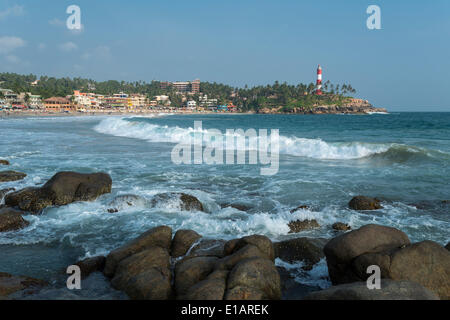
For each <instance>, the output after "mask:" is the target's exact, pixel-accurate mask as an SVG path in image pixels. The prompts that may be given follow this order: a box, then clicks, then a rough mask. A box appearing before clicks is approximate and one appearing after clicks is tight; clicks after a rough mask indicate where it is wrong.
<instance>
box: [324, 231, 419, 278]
mask: <svg viewBox="0 0 450 320" xmlns="http://www.w3.org/2000/svg"><path fill="white" fill-rule="evenodd" d="M409 244H410V241H409V238H408V236H407V235H406V234H405V233H404V232H402V231H400V230H397V229H395V228H391V227H385V226H380V225H375V224H369V225H365V226H363V227H361V228H359V229H357V230H353V231H350V232H347V233H344V234H341V235H339V236H337V237H335V238H333V239H331V240H330V241H329V242H328V243H327V244H326V245H325V247H324V253H325V256H326V259H327V265H328V272H329V274H330V279H331V281H332V282H333V284H342V283H347V282H354V281H361V279H360V278H359V277H358V276H357V275H356V274H355V273H354V272H353V271H352V268H351V263H352V261H353V260H354V259H355V258H357V257H358V256H360V255H362V254H366V253H375V252H379V251H382V250H390V249H397V248H400V247H403V246H406V245H409Z"/></svg>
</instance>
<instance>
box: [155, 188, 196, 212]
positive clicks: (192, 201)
mask: <svg viewBox="0 0 450 320" xmlns="http://www.w3.org/2000/svg"><path fill="white" fill-rule="evenodd" d="M173 201H177V202H178V203H179V206H180V210H182V211H204V208H203V204H202V203H201V202H200V200H198V199H197V198H196V197H194V196H191V195H189V194H186V193H176V192H169V193H160V194H157V195H155V196H154V197H153V199H152V201H151V205H152V206H153V207H157V206H164V205H165V204H167V203H171V202H173Z"/></svg>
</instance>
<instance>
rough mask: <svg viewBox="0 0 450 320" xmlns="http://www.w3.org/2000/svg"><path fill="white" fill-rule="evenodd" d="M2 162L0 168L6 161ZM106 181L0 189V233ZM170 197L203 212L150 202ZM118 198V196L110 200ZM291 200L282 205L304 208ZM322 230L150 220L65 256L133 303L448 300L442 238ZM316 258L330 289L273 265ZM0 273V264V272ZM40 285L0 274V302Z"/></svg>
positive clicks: (298, 224) (374, 228)
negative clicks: (119, 240) (209, 231)
mask: <svg viewBox="0 0 450 320" xmlns="http://www.w3.org/2000/svg"><path fill="white" fill-rule="evenodd" d="M6 165H7V164H6ZM111 186H112V179H111V177H110V176H109V175H108V174H106V173H93V174H81V173H76V172H59V173H57V174H55V175H54V176H53V177H52V178H51V179H50V180H48V181H47V182H46V183H45V184H44V185H43V186H41V187H33V188H25V189H22V190H18V191H15V190H14V189H8V190H0V194H1V196H0V200H2V199H1V198H4V203H5V204H4V205H1V206H0V232H5V231H14V230H18V229H21V228H24V227H26V226H27V225H28V222H27V221H26V220H24V219H23V217H22V216H23V215H27V214H41V212H42V210H43V209H44V208H46V207H49V206H64V205H67V204H69V203H72V202H75V201H94V200H95V199H97V198H98V197H99V196H100V195H102V194H106V193H110V192H111ZM174 196H175V197H179V199H180V200H181V202H182V204H183V206H182V210H184V211H193V212H195V211H203V206H202V203H201V202H200V201H199V200H198V199H197V198H195V197H194V196H192V195H188V194H184V193H170V194H169V193H162V194H158V195H156V196H155V197H154V198H153V199H152V201H151V202H152V205H154V206H157V205H158V204H159V203H161V202H164V201H166V200H167V199H168V198H170V197H174ZM119 197H122V198H123V199H122V198H121V199H117V198H118V197H116V199H115V201H112V202H111V204H110V205H111V209H109V210H108V211H107V212H105V214H114V212H117V211H119V210H122V209H123V208H122V207H121V206H120V205H118V204H123V203H125V204H126V205H127V206H133V205H134V203H135V202H137V201H141V199H139V197H137V196H133V195H128V196H119ZM119 200H120V201H119ZM348 205H349V207H350V208H351V209H353V210H377V209H380V208H381V207H382V206H381V202H380V200H378V199H376V198H369V197H365V196H357V197H354V198H353V199H351V200H350V202H349V204H348ZM304 208H305V206H298V207H297V208H294V209H292V212H295V211H296V210H301V209H304ZM314 221H315V220H305V221H294V222H293V225H292V226H290V227H291V232H292V233H298V232H301V231H302V230H305V229H310V228H315V227H317V226H318V224H317V222H314ZM331 228H333V229H335V230H336V236H335V237H333V238H331V239H325V238H307V237H300V236H299V237H297V238H294V239H290V240H285V241H280V242H272V241H271V240H270V239H269V238H267V237H266V236H264V235H257V234H255V235H249V236H246V237H242V238H237V239H232V240H228V241H225V240H222V239H210V238H204V237H202V235H201V234H198V233H197V232H195V231H193V230H183V229H181V230H177V231H176V232H174V231H173V230H172V229H171V228H170V227H169V226H158V227H155V228H152V229H150V230H148V231H146V232H145V233H143V234H141V235H139V236H138V237H137V238H135V239H134V240H131V241H129V242H127V243H125V244H124V245H123V246H120V247H118V248H116V249H114V250H112V251H111V252H109V254H108V255H106V256H97V257H91V258H88V259H85V260H83V261H78V262H76V261H74V263H76V264H77V265H78V266H79V267H80V269H81V272H82V276H83V278H84V279H85V278H88V277H91V276H93V275H94V274H99V273H101V274H103V275H104V277H105V279H107V280H106V283H109V285H111V286H112V287H113V288H114V289H116V290H118V291H121V292H124V293H125V294H126V295H127V297H128V298H130V299H136V300H143V299H151V300H168V299H182V300H262V299H269V300H278V299H308V300H335V299H337V300H379V299H400V300H404V299H420V300H437V299H443V300H450V251H449V249H450V244H447V245H446V247H444V246H442V245H441V244H438V243H436V242H433V241H421V242H417V243H411V241H410V240H409V238H408V236H407V235H406V234H405V233H404V232H402V231H400V230H398V229H395V228H392V227H388V226H381V225H374V224H368V225H365V226H362V227H361V228H359V229H356V230H351V227H350V226H348V225H346V224H344V223H335V224H333V226H331ZM324 259H325V260H326V264H327V268H328V274H329V279H330V280H331V282H332V284H333V286H332V287H330V288H328V289H324V290H321V288H319V287H312V286H308V285H305V284H301V283H298V282H296V281H295V279H293V277H292V276H291V274H290V270H287V269H286V268H284V267H283V266H282V265H279V264H277V263H276V262H277V261H283V262H286V263H296V262H302V266H301V267H299V268H301V269H302V270H304V271H308V270H311V269H313V268H314V267H316V266H317V265H318V264H319V263H320V262H321V261H324ZM372 265H377V266H379V268H380V271H381V278H382V280H381V289H380V290H369V289H368V288H367V285H366V280H367V279H368V277H369V276H370V275H371V274H370V273H367V269H368V267H369V266H372ZM0 271H1V270H0ZM46 288H49V284H48V283H47V282H44V281H42V280H39V279H33V278H29V277H24V276H21V275H11V274H7V273H2V272H0V299H15V298H16V297H22V298H23V297H24V296H25V298H26V297H27V296H29V295H33V294H36V293H38V292H39V291H40V290H43V289H46Z"/></svg>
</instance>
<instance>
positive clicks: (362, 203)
mask: <svg viewBox="0 0 450 320" xmlns="http://www.w3.org/2000/svg"><path fill="white" fill-rule="evenodd" d="M348 206H349V207H350V208H351V209H353V210H377V209H382V208H383V207H382V206H381V204H380V200H378V199H376V198H369V197H365V196H356V197H353V199H352V200H350V202H349V203H348Z"/></svg>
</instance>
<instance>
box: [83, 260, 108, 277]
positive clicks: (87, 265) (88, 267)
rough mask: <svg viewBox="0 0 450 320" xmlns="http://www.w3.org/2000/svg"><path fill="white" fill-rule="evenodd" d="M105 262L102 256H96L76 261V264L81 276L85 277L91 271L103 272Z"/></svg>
mask: <svg viewBox="0 0 450 320" xmlns="http://www.w3.org/2000/svg"><path fill="white" fill-rule="evenodd" d="M105 262H106V258H105V257H104V256H96V257H91V258H86V259H84V260H81V261H78V262H77V263H76V265H77V266H79V267H80V271H81V277H82V278H87V277H88V276H89V275H90V274H91V273H93V272H103V269H104V268H105Z"/></svg>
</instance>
